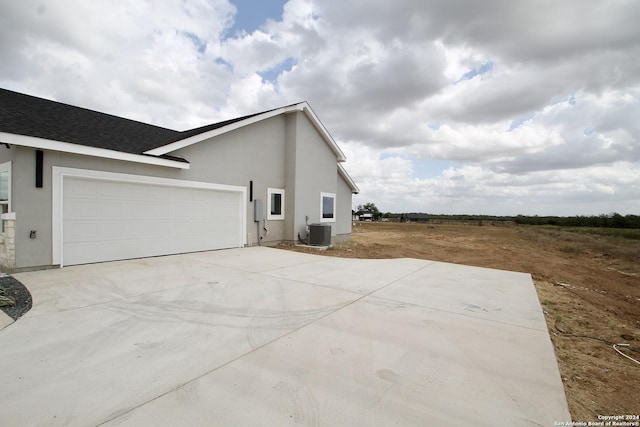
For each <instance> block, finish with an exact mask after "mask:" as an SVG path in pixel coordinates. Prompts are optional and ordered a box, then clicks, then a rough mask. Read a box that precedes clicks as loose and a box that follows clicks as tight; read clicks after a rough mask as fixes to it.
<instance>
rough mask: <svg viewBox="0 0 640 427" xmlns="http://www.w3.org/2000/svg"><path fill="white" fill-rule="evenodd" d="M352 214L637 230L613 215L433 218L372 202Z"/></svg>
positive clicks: (635, 223)
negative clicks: (383, 209)
mask: <svg viewBox="0 0 640 427" xmlns="http://www.w3.org/2000/svg"><path fill="white" fill-rule="evenodd" d="M353 213H354V214H357V215H362V214H365V213H368V214H371V216H372V219H373V220H374V221H379V220H380V219H382V218H384V219H385V220H386V219H388V220H391V221H415V220H417V221H421V222H428V221H429V220H430V219H433V220H445V221H446V220H453V221H460V222H463V221H469V222H471V221H476V222H477V221H482V222H485V221H486V222H490V221H496V222H498V221H513V222H515V223H516V224H523V225H557V226H560V227H602V228H640V215H624V216H623V215H620V214H619V213H617V212H612V213H610V214H603V215H592V216H584V215H577V216H538V215H534V216H529V215H517V216H494V215H435V214H429V213H416V212H411V213H392V212H386V213H382V212H380V210H379V209H378V207H377V206H376V205H375V203H365V204H362V205H358V207H357V210H355V211H353Z"/></svg>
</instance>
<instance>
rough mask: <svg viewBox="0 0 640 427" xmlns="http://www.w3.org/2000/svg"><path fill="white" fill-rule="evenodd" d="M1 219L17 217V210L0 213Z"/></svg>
mask: <svg viewBox="0 0 640 427" xmlns="http://www.w3.org/2000/svg"><path fill="white" fill-rule="evenodd" d="M0 219H13V220H15V219H16V213H15V212H7V213H3V214H2V215H0Z"/></svg>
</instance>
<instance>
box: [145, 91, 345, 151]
mask: <svg viewBox="0 0 640 427" xmlns="http://www.w3.org/2000/svg"><path fill="white" fill-rule="evenodd" d="M297 111H303V112H304V113H305V114H306V115H307V117H309V119H310V120H311V123H313V125H314V126H315V128H316V129H317V130H318V132H320V134H321V135H322V137H323V139H324V140H325V141H326V143H327V144H328V145H329V147H330V148H331V150H332V151H333V152H334V153H335V155H336V157H337V159H338V161H339V162H344V161H345V160H346V159H347V158H346V157H345V155H344V153H343V152H342V150H340V147H338V144H336V142H335V141H334V140H333V138H332V137H331V135H330V134H329V132H328V131H327V129H326V128H325V127H324V125H323V124H322V122H321V121H320V119H318V116H316V114H315V113H314V112H313V110H312V109H311V107H310V106H309V104H308V103H307V102H306V101H305V102H301V103H299V104H294V105H290V106H288V107H282V108H278V109H276V110H272V111H267V112H265V113H262V114H258V115H256V116H253V117H249V118H247V119H244V120H240V121H237V122H234V123H231V124H229V125H227V126H222V127H219V128H217V129H212V130H210V131H207V132H203V133H200V134H198V135H194V136H190V137H189V138H185V139H182V140H180V141H176V142H172V143H171V144H167V145H164V146H162V147H157V148H154V149H153V150H149V151H145V152H144V154H150V155H152V156H161V155H164V154H167V153H171V152H173V151H176V150H179V149H181V148H184V147H188V146H190V145H193V144H197V143H198V142H202V141H204V140H206V139H209V138H214V137H216V136H218V135H222V134H225V133H227V132H231V131H233V130H236V129H239V128H241V127H244V126H248V125H250V124H253V123H257V122H260V121H262V120H266V119H269V118H271V117H275V116H278V115H280V114H287V113H293V112H297Z"/></svg>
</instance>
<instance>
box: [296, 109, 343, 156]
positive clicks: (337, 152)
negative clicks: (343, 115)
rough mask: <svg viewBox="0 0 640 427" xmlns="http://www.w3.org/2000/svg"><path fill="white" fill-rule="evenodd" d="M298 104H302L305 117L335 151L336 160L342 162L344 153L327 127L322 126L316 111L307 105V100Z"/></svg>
mask: <svg viewBox="0 0 640 427" xmlns="http://www.w3.org/2000/svg"><path fill="white" fill-rule="evenodd" d="M300 105H304V112H305V113H306V114H307V117H309V119H310V120H311V123H313V125H314V126H315V127H316V129H317V130H318V132H320V135H322V137H323V138H324V140H325V141H326V142H327V144H329V147H330V148H331V150H332V151H333V152H334V153H335V155H336V157H337V158H338V161H339V162H344V161H345V160H347V157H346V156H345V155H344V153H343V152H342V150H341V149H340V147H338V144H336V142H335V141H334V140H333V137H332V136H331V134H330V133H329V131H328V130H327V128H325V127H324V125H323V124H322V122H321V121H320V119H319V118H318V116H316V113H314V111H313V109H311V106H309V104H308V103H307V102H303V103H302V104H300Z"/></svg>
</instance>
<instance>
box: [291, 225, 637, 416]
mask: <svg viewBox="0 0 640 427" xmlns="http://www.w3.org/2000/svg"><path fill="white" fill-rule="evenodd" d="M280 247H283V248H286V249H292V250H298V251H303V252H311V253H319V254H322V255H327V256H340V257H352V258H404V257H410V258H421V259H427V260H433V261H444V262H452V263H457V264H465V265H474V266H480V267H489V268H497V269H502V270H512V271H520V272H527V273H530V274H531V275H532V277H533V280H534V283H535V286H536V290H537V292H538V297H539V299H540V302H541V304H542V308H543V311H544V314H545V318H546V320H547V326H548V328H549V334H550V336H551V340H552V341H553V345H554V347H555V352H556V357H557V359H558V366H559V367H560V373H561V376H562V381H563V384H564V389H565V393H566V396H567V401H568V402H569V409H570V411H571V416H572V418H573V421H574V422H578V421H584V422H588V421H597V420H598V415H623V414H630V415H638V414H640V365H639V364H637V363H634V362H633V361H631V360H629V359H626V358H625V357H623V356H621V355H620V354H618V353H617V352H616V351H615V350H614V348H613V344H617V343H625V344H629V347H626V348H621V347H618V348H619V349H620V350H621V351H622V352H623V353H625V354H627V355H629V356H631V357H633V358H634V359H636V360H638V359H640V263H639V262H638V260H639V259H640V240H636V239H629V238H623V237H620V236H603V235H598V234H595V235H594V234H587V233H580V232H570V231H563V230H561V229H554V228H543V227H531V226H477V225H476V226H472V225H446V224H436V225H434V224H429V223H427V224H405V223H356V225H355V226H354V228H353V234H352V240H351V241H349V242H346V243H341V244H338V245H336V246H335V247H334V248H333V249H328V250H326V251H318V250H317V249H310V248H300V247H291V246H286V245H281V246H280Z"/></svg>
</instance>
